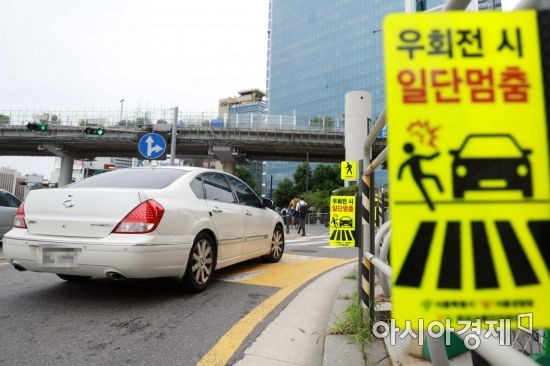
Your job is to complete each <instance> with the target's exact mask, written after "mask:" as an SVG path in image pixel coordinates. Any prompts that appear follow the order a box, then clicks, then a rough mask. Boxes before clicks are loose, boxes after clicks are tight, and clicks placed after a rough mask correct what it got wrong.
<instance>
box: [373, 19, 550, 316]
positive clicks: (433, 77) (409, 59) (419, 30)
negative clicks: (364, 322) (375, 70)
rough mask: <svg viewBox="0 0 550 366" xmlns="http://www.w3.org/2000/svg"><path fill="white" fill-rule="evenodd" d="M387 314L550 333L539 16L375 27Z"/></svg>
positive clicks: (549, 207) (388, 22) (392, 22)
mask: <svg viewBox="0 0 550 366" xmlns="http://www.w3.org/2000/svg"><path fill="white" fill-rule="evenodd" d="M383 28H384V47H385V50H384V54H385V59H386V87H387V103H388V109H387V110H388V138H389V140H388V146H389V154H388V156H389V159H390V162H389V164H388V166H389V179H390V187H391V194H390V195H389V196H390V208H391V219H392V247H391V263H392V266H393V268H394V274H395V275H394V278H393V290H392V296H393V302H394V305H393V306H394V308H393V315H394V316H395V317H396V319H397V322H398V324H400V325H401V326H403V325H404V324H405V321H406V320H411V321H412V322H413V324H418V323H417V321H418V319H419V318H423V319H424V320H425V321H430V320H444V319H449V320H450V321H451V324H453V325H455V326H456V325H457V322H458V321H461V320H476V319H484V320H486V319H501V318H506V319H510V320H511V322H512V324H514V323H515V320H516V316H517V314H522V313H532V314H533V325H534V326H535V327H550V311H548V310H549V309H550V296H549V294H550V275H549V266H550V250H549V246H550V240H549V238H550V204H549V190H550V183H549V155H548V154H549V152H548V131H547V128H548V126H547V123H546V115H545V106H544V98H543V84H542V71H541V51H540V44H539V35H538V27H537V16H536V13H535V12H531V11H525V12H515V13H496V12H480V13H460V12H450V13H428V14H414V15H412V14H395V15H390V16H388V17H386V19H385V22H384V27H383Z"/></svg>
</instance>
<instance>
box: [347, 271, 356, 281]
mask: <svg viewBox="0 0 550 366" xmlns="http://www.w3.org/2000/svg"><path fill="white" fill-rule="evenodd" d="M344 278H345V279H346V280H356V279H357V270H354V271H353V272H351V273H350V274H349V275H347V276H346V277H344Z"/></svg>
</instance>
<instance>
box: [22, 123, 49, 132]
mask: <svg viewBox="0 0 550 366" xmlns="http://www.w3.org/2000/svg"><path fill="white" fill-rule="evenodd" d="M27 130H32V131H38V132H46V131H47V130H48V125H47V124H45V123H36V122H29V123H27Z"/></svg>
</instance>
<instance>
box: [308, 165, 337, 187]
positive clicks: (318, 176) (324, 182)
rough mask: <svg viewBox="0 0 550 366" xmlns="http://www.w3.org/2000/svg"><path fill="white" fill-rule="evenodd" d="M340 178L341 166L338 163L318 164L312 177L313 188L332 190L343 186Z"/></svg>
mask: <svg viewBox="0 0 550 366" xmlns="http://www.w3.org/2000/svg"><path fill="white" fill-rule="evenodd" d="M343 185H344V183H343V181H342V180H341V179H340V166H339V165H337V164H320V165H317V167H316V168H315V171H314V172H313V176H312V178H311V184H310V186H311V188H310V189H311V190H324V191H332V190H335V189H336V188H338V187H341V186H343Z"/></svg>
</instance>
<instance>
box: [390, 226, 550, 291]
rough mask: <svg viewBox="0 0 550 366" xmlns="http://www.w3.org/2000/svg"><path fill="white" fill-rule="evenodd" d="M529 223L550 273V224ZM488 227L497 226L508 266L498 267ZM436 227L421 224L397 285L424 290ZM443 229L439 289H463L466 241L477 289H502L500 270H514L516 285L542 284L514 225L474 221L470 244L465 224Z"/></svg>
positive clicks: (534, 239)
mask: <svg viewBox="0 0 550 366" xmlns="http://www.w3.org/2000/svg"><path fill="white" fill-rule="evenodd" d="M527 224H528V227H529V230H530V232H531V234H532V239H533V241H534V243H535V244H536V246H537V247H538V250H539V251H540V255H541V257H542V258H543V259H544V263H545V265H546V269H547V270H550V250H549V249H548V248H549V247H548V245H547V243H549V241H548V240H549V239H550V238H549V235H550V221H530V222H528V223H527ZM487 225H494V226H495V228H496V232H497V233H498V236H499V241H500V245H501V249H502V251H503V252H504V254H505V257H506V260H507V263H506V264H507V265H504V264H503V265H499V266H497V265H496V263H495V259H494V257H493V254H492V253H493V252H494V251H495V249H491V247H490V245H489V241H488V239H487V228H486V226H487ZM436 226H438V223H437V222H434V221H425V222H421V223H420V225H419V227H418V230H417V232H416V235H415V237H414V240H413V242H412V244H411V246H410V249H409V251H408V253H407V256H406V259H405V262H404V264H403V266H402V267H401V271H400V272H399V274H398V275H397V280H396V281H395V284H396V285H397V286H407V287H421V283H422V279H423V276H424V272H425V267H426V263H427V261H428V255H429V254H430V249H431V246H432V244H433V237H434V232H435V230H436ZM439 226H441V227H443V226H444V230H445V234H444V239H443V252H442V255H441V264H440V271H439V275H438V281H437V288H440V289H460V288H462V286H463V283H462V271H463V270H464V267H465V266H463V265H462V264H461V258H462V256H461V246H462V245H466V243H465V241H466V242H468V245H471V247H472V256H473V258H472V263H473V266H472V267H471V268H470V269H471V270H472V271H473V274H474V280H475V283H474V284H473V286H474V287H475V288H476V289H491V288H498V287H499V281H498V279H497V274H496V271H497V268H498V270H499V271H510V273H511V274H512V277H513V281H514V285H515V286H528V285H536V284H539V283H540V280H539V278H538V276H537V275H536V273H535V270H534V267H533V266H532V265H531V263H530V261H529V259H528V257H527V255H526V251H525V250H524V248H523V247H522V245H521V243H520V241H519V240H518V235H517V234H516V233H515V231H514V228H513V226H512V225H511V223H510V222H508V221H496V222H493V223H485V222H483V221H472V222H470V231H471V240H469V241H467V240H464V239H465V238H463V237H462V236H461V233H460V232H461V222H459V221H449V222H446V223H440V225H439ZM543 243H545V244H543Z"/></svg>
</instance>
